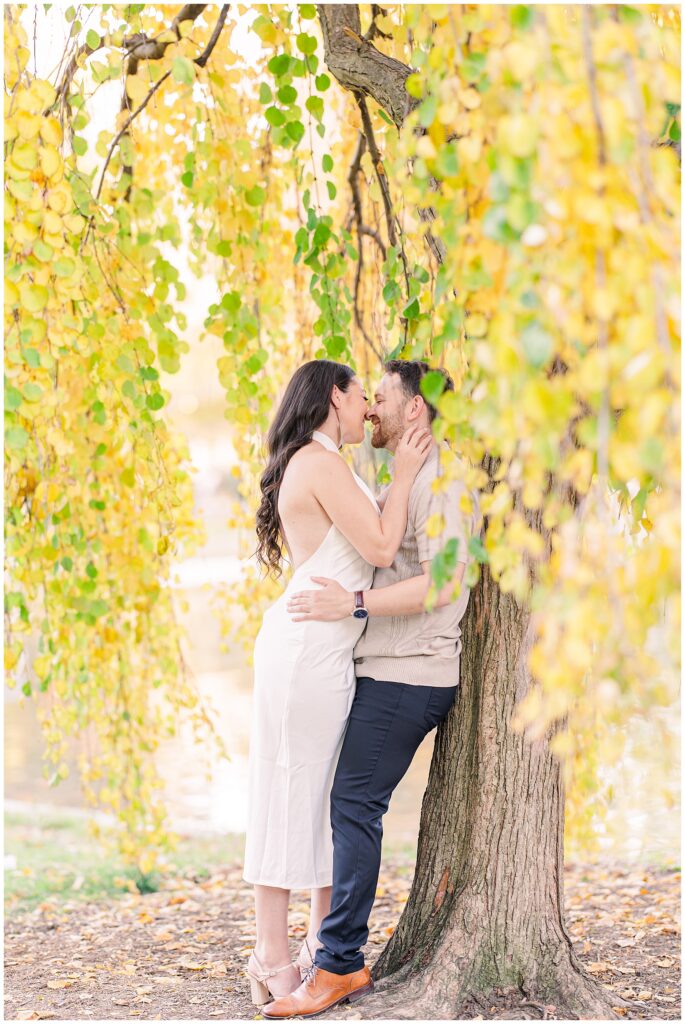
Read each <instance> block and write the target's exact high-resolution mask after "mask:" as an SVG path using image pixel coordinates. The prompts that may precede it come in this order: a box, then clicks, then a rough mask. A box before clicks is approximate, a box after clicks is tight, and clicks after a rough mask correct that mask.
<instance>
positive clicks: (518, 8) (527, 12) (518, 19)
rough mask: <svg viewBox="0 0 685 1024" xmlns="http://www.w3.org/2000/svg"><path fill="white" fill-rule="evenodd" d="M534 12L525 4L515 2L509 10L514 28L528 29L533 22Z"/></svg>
mask: <svg viewBox="0 0 685 1024" xmlns="http://www.w3.org/2000/svg"><path fill="white" fill-rule="evenodd" d="M533 17H534V13H533V11H532V9H531V8H530V7H526V6H525V5H524V4H514V5H513V7H511V8H510V10H509V19H510V21H511V23H512V25H513V26H514V28H519V29H527V28H530V26H531V25H532V24H533Z"/></svg>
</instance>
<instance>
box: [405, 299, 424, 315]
mask: <svg viewBox="0 0 685 1024" xmlns="http://www.w3.org/2000/svg"><path fill="white" fill-rule="evenodd" d="M420 309H421V307H420V306H419V300H418V299H412V300H411V302H408V303H407V305H406V306H405V307H404V309H403V310H402V316H405V317H406V318H407V320H416V318H417V317H418V315H419V313H420Z"/></svg>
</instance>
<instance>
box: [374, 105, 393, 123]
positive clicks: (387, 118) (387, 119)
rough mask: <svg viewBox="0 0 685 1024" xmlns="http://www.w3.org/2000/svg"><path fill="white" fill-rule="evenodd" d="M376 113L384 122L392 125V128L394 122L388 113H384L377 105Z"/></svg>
mask: <svg viewBox="0 0 685 1024" xmlns="http://www.w3.org/2000/svg"><path fill="white" fill-rule="evenodd" d="M377 113H378V116H379V117H380V118H382V119H383V120H384V121H385V123H386V124H390V125H392V126H393V128H394V127H395V122H394V121H393V119H392V118H391V117H390V115H389V114H386V112H385V111H384V110H383V108H382V107H378V110H377Z"/></svg>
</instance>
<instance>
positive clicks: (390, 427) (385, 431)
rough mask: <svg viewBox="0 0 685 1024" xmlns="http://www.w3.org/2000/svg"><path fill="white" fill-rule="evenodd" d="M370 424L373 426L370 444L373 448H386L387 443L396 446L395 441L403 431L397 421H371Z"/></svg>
mask: <svg viewBox="0 0 685 1024" xmlns="http://www.w3.org/2000/svg"><path fill="white" fill-rule="evenodd" d="M371 426H372V427H373V431H372V434H371V445H372V447H373V448H388V446H389V445H392V446H393V447H395V448H396V447H397V442H398V441H399V439H400V438H401V437H402V434H403V433H404V429H403V427H402V424H401V423H399V422H397V421H394V422H391V423H385V424H383V423H380V422H379V423H377V424H376V423H373V422H372V424H371ZM393 442H394V444H393Z"/></svg>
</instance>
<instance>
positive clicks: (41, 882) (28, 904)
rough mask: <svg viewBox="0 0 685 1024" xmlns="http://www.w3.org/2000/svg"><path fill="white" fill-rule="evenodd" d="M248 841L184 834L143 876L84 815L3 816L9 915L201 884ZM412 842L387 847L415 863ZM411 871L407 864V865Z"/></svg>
mask: <svg viewBox="0 0 685 1024" xmlns="http://www.w3.org/2000/svg"><path fill="white" fill-rule="evenodd" d="M243 846H244V837H243V836H242V835H224V836H199V837H189V836H183V837H181V840H180V842H179V845H178V847H177V849H176V850H175V851H173V852H171V853H169V854H168V855H167V856H166V860H165V864H164V870H163V872H162V871H155V872H153V873H152V874H151V875H147V876H144V877H143V876H141V875H140V873H139V872H137V871H136V870H134V869H132V868H130V867H126V866H124V865H123V864H122V863H121V861H120V860H119V858H118V857H116V856H115V855H113V854H107V853H106V852H104V851H103V849H102V847H101V846H100V844H99V843H97V842H96V841H95V840H94V839H93V838H92V837H91V836H89V834H88V828H87V823H86V819H85V817H81V816H76V815H74V814H73V813H70V812H63V811H60V810H59V809H57V810H55V811H52V812H47V813H45V812H44V813H35V812H32V813H31V814H30V815H29V814H27V813H17V812H8V813H6V814H5V858H6V864H5V913H6V915H8V916H10V917H11V916H13V915H16V914H21V913H23V912H25V911H28V910H33V909H35V908H36V907H38V906H39V905H40V904H41V903H44V902H45V901H46V900H55V899H56V898H58V897H63V898H64V899H65V900H66V899H68V900H69V901H82V902H88V901H90V900H96V899H108V898H112V899H115V898H117V897H122V896H124V895H126V894H128V893H132V892H143V893H144V892H156V891H158V890H159V889H160V888H161V887H162V886H163V884H164V882H165V879H168V878H173V877H175V876H177V875H183V876H185V877H189V878H193V879H194V880H195V881H197V882H200V881H202V880H203V879H206V878H209V876H210V875H211V874H212V873H213V872H214V870H215V869H216V867H217V866H218V865H226V864H235V863H237V862H239V861H241V860H242V855H243ZM414 852H415V851H414V848H413V847H412V846H411V845H410V844H405V845H399V844H398V845H396V846H394V847H393V846H392V845H391V844H390V845H388V847H387V849H386V853H388V854H390V855H395V856H397V857H399V858H400V859H402V860H404V859H406V860H407V863H408V865H409V863H410V862H411V860H412V858H413V856H414ZM407 870H409V866H408V867H407Z"/></svg>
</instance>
